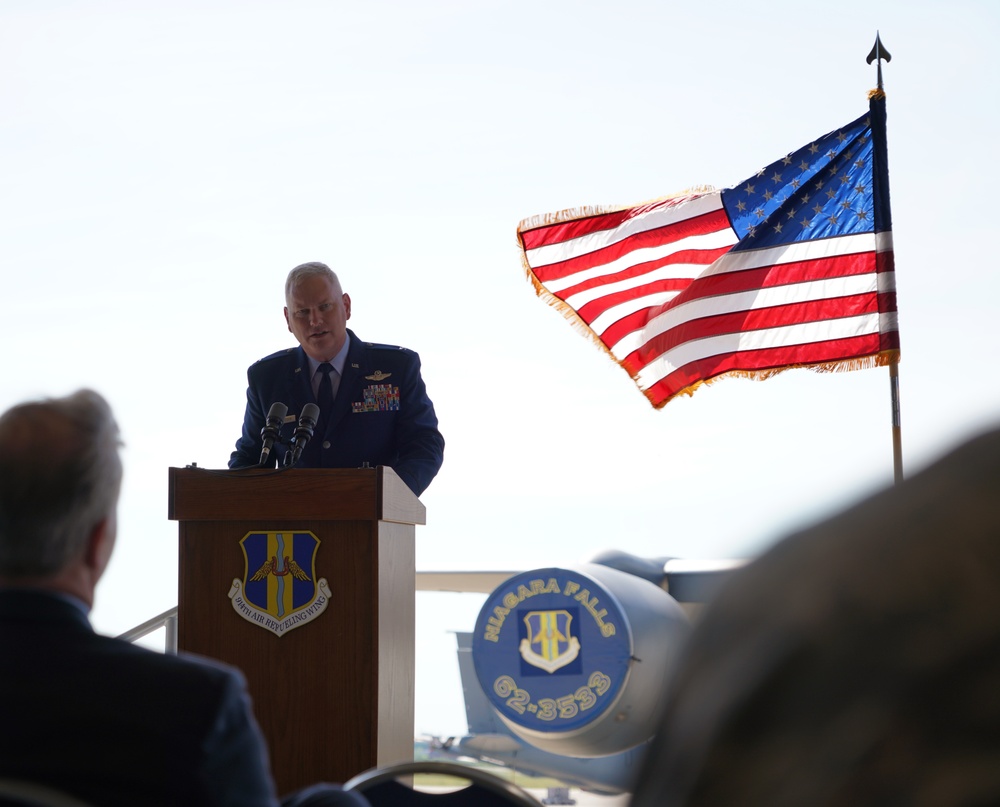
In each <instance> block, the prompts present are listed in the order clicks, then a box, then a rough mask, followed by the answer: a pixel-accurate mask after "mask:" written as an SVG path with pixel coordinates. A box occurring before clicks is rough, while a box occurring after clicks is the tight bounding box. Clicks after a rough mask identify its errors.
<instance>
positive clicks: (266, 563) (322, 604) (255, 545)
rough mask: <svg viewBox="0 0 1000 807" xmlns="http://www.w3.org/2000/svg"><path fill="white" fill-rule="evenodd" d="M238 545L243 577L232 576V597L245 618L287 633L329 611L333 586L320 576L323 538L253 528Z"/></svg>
mask: <svg viewBox="0 0 1000 807" xmlns="http://www.w3.org/2000/svg"><path fill="white" fill-rule="evenodd" d="M240 548H241V549H242V550H243V560H244V573H243V579H242V580H240V579H239V578H237V579H234V580H233V585H232V587H231V588H230V590H229V599H230V601H231V602H232V604H233V609H234V610H235V611H236V613H238V614H239V615H240V616H241V617H243V618H244V619H246V620H247V621H248V622H253V623H254V624H255V625H258V626H259V627H262V628H266V629H267V630H269V631H271V632H272V633H274V634H275V635H277V636H283V635H284V634H285V633H287V632H288V631H290V630H292V629H293V628H297V627H300V626H301V625H305V624H306V623H307V622H310V621H312V620H313V619H315V618H316V617H318V616H319V615H320V614H321V613H323V611H324V610H326V606H327V604H328V603H329V601H330V587H329V586H328V585H327V582H326V578H323V577H321V578H319V579H318V580H317V579H316V552H317V551H318V550H319V538H317V537H316V536H315V535H313V534H312V533H311V532H292V531H286V532H250V533H247V534H246V535H244V536H243V538H242V540H241V541H240Z"/></svg>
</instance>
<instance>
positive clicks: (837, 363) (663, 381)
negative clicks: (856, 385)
mask: <svg viewBox="0 0 1000 807" xmlns="http://www.w3.org/2000/svg"><path fill="white" fill-rule="evenodd" d="M518 239H519V241H520V244H521V248H522V251H523V258H524V265H525V268H526V270H527V272H528V276H529V278H530V279H531V281H532V282H533V283H534V285H535V289H536V291H537V292H538V294H539V296H541V297H543V298H545V299H547V300H548V301H549V302H550V303H551V304H552V305H554V306H556V307H557V308H558V309H560V310H561V311H562V312H563V313H564V314H565V315H566V316H567V317H568V318H569V319H571V320H572V321H573V322H574V323H575V324H576V325H578V326H579V327H581V328H582V329H584V330H585V332H586V333H588V334H589V335H590V336H591V337H592V338H593V339H594V340H595V341H596V343H597V344H598V345H599V346H601V347H602V348H603V349H604V350H605V351H607V352H608V353H609V354H610V355H611V357H612V358H613V359H614V360H615V361H616V362H617V363H618V364H620V365H621V366H622V367H623V368H624V369H625V370H626V372H628V373H629V375H630V376H631V377H632V378H633V379H634V380H635V382H636V383H637V384H638V386H639V389H640V390H642V392H643V394H645V396H646V397H647V398H648V399H649V401H650V403H652V404H653V406H655V407H657V408H659V407H662V406H663V405H665V404H666V403H667V402H668V401H670V400H671V399H672V398H674V397H676V396H677V395H681V394H687V395H690V394H691V393H693V392H694V390H695V389H696V388H697V387H698V386H700V385H701V384H704V383H706V382H709V381H712V380H713V379H717V378H719V377H721V376H726V375H738V376H746V377H751V378H768V377H770V376H771V375H774V374H775V373H778V372H781V371H782V370H787V369H789V368H792V367H810V368H813V369H816V370H824V371H832V370H848V369H857V368H861V367H871V366H877V365H885V364H889V363H891V362H893V361H896V360H897V359H898V356H899V331H898V323H897V315H896V293H895V271H894V265H893V253H892V223H891V219H890V214H889V180H888V169H887V167H886V148H885V96H884V94H873V97H872V99H871V103H870V108H869V112H868V114H866V115H863V116H862V117H860V118H858V119H857V120H856V121H854V122H852V123H849V124H848V125H847V126H844V127H842V128H840V129H837V130H835V131H833V132H830V133H829V134H826V135H823V136H822V137H820V138H818V139H816V140H815V141H813V142H812V143H809V144H808V145H806V146H803V147H802V148H800V149H799V150H798V151H794V152H792V153H790V154H788V155H787V156H785V157H783V158H781V159H780V160H777V161H775V162H773V163H771V164H770V165H769V166H767V167H766V168H762V169H761V170H760V171H758V172H757V173H756V174H754V175H753V176H751V177H750V178H749V179H747V180H745V181H743V182H740V183H738V184H736V185H734V186H732V187H731V188H728V189H726V190H723V191H716V190H704V191H697V192H690V193H685V194H682V195H679V196H675V197H671V198H666V199H661V200H659V201H656V202H651V203H648V204H643V205H638V206H636V207H629V208H624V209H622V208H596V207H590V208H576V209H573V210H566V211H562V212H560V213H554V214H548V215H544V216H535V217H532V218H529V219H525V220H524V221H522V222H521V223H520V225H519V226H518Z"/></svg>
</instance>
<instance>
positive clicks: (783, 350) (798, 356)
mask: <svg viewBox="0 0 1000 807" xmlns="http://www.w3.org/2000/svg"><path fill="white" fill-rule="evenodd" d="M886 349H891V346H889V347H886V346H884V345H883V340H882V338H881V337H880V336H879V334H877V333H874V334H866V335H864V336H856V337H852V338H849V339H834V340H831V341H829V342H817V343H811V344H805V345H791V346H787V347H778V348H767V349H763V350H748V351H743V352H740V353H727V354H723V355H720V356H713V357H710V358H706V359H701V360H700V361H696V362H692V363H690V364H688V365H685V366H684V367H681V368H680V369H678V370H676V371H674V372H673V373H671V374H670V375H668V376H667V377H666V378H663V379H661V380H660V381H658V382H657V383H656V384H654V385H653V386H651V387H650V388H649V389H648V390H646V397H647V398H649V400H650V401H651V402H653V403H654V405H656V406H662V405H663V404H665V403H667V402H668V401H669V400H670V399H671V398H674V397H676V396H677V395H680V394H682V393H684V392H687V391H689V390H690V389H691V388H692V387H695V386H697V385H698V384H699V383H701V382H704V381H710V380H711V379H713V378H718V377H719V376H721V375H725V374H726V373H740V372H745V373H754V374H760V373H764V372H767V371H768V370H781V369H788V368H791V367H808V366H813V365H817V364H828V363H834V362H842V361H844V360H850V359H851V358H864V357H867V356H873V355H875V354H877V353H879V352H880V351H882V350H886Z"/></svg>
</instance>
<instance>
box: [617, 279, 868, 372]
mask: <svg viewBox="0 0 1000 807" xmlns="http://www.w3.org/2000/svg"><path fill="white" fill-rule="evenodd" d="M877 312H878V301H877V299H876V295H874V294H855V295H852V296H850V297H838V298H835V299H831V300H816V301H812V302H808V303H799V304H793V305H782V306H776V307H774V308H762V309H759V310H753V311H738V312H734V313H731V314H724V315H720V316H714V317H706V318H704V319H696V320H691V321H690V322H685V323H684V324H683V325H681V326H679V327H676V328H671V329H670V330H668V331H666V332H664V333H662V334H660V335H659V336H657V337H656V338H655V339H653V340H652V341H650V342H649V343H647V344H645V345H643V346H642V347H641V348H638V349H637V350H635V351H633V352H632V353H631V354H630V355H629V356H628V357H626V358H625V360H624V361H622V366H623V367H624V368H625V369H626V370H627V371H628V372H630V373H632V374H633V375H634V374H636V373H638V372H639V371H640V370H641V369H642V368H643V367H645V366H646V365H647V364H649V363H650V362H651V361H653V360H654V359H656V358H658V357H660V356H662V355H663V354H664V353H666V352H668V351H669V350H671V349H673V348H675V347H677V346H678V345H682V344H684V343H685V342H690V341H693V340H696V339H706V338H708V337H710V336H721V335H723V334H736V333H747V332H749V331H758V330H763V329H765V328H779V327H781V326H783V325H796V324H800V323H803V322H819V321H822V320H827V319H841V318H843V317H853V316H858V315H860V314H871V313H877ZM751 352H752V351H751Z"/></svg>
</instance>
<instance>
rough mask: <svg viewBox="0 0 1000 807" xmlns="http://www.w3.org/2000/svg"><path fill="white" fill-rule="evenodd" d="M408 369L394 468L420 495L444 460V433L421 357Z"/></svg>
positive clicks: (414, 360) (417, 357)
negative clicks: (423, 374)
mask: <svg viewBox="0 0 1000 807" xmlns="http://www.w3.org/2000/svg"><path fill="white" fill-rule="evenodd" d="M412 356H413V362H412V364H411V365H410V368H409V371H408V372H407V373H406V375H405V378H406V389H405V390H401V395H400V398H401V400H402V401H403V404H402V406H401V407H400V418H399V421H398V426H397V435H396V444H397V458H396V461H395V462H394V463H393V464H392V469H393V470H394V471H395V472H396V473H397V474H398V475H399V477H400V479H402V480H403V481H404V482H405V483H406V485H407V486H408V487H409V488H410V490H412V491H413V492H414V493H415V494H416V495H417V496H419V495H420V494H421V493H423V492H424V491H425V490H426V489H427V486H428V485H430V483H431V480H432V479H434V477H435V476H436V475H437V472H438V471H439V470H440V469H441V464H442V463H443V462H444V437H443V436H442V435H441V432H440V431H439V430H438V419H437V415H436V414H435V412H434V404H433V403H432V402H431V399H430V397H429V396H428V394H427V387H426V386H425V385H424V379H423V377H422V376H421V374H420V357H419V356H418V355H417V354H416V353H412Z"/></svg>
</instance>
